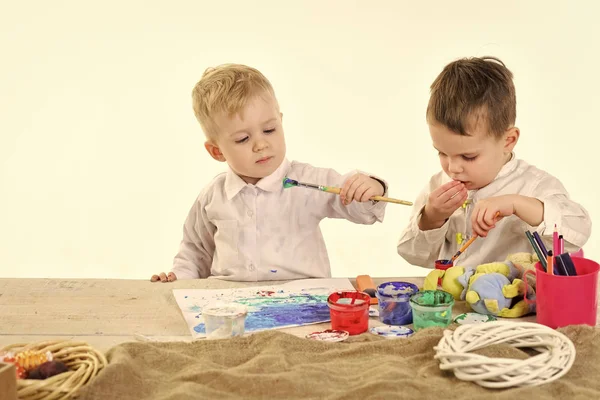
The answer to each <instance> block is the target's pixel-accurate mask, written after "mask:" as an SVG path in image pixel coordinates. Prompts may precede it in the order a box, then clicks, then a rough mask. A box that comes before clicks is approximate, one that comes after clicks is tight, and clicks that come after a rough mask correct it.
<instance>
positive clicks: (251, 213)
mask: <svg viewBox="0 0 600 400" xmlns="http://www.w3.org/2000/svg"><path fill="white" fill-rule="evenodd" d="M253 215H254V213H253V212H252V211H251V210H248V216H249V217H250V218H252V216H253Z"/></svg>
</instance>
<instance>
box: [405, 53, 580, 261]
mask: <svg viewBox="0 0 600 400" xmlns="http://www.w3.org/2000/svg"><path fill="white" fill-rule="evenodd" d="M515 119H516V95H515V88H514V84H513V81H512V73H511V72H510V71H509V70H508V69H507V68H506V66H505V65H504V63H502V61H500V60H498V59H497V58H493V57H483V58H469V59H461V60H458V61H455V62H452V63H450V64H448V65H447V66H446V67H445V68H444V70H443V71H442V72H441V73H440V75H439V76H438V77H437V79H436V80H435V81H434V82H433V84H432V85H431V97H430V99H429V105H428V107H427V123H428V125H429V132H430V135H431V139H432V142H433V147H434V148H435V149H436V151H437V152H438V153H439V158H440V164H441V166H442V170H443V171H441V172H439V173H438V174H436V175H434V176H433V177H432V178H431V180H430V181H429V184H428V185H427V186H426V187H425V189H424V190H423V191H422V192H421V194H420V195H419V196H418V198H417V200H416V201H415V205H414V208H413V213H412V215H411V218H410V222H409V224H408V226H407V227H406V229H405V230H404V232H403V233H402V236H401V238H400V240H399V242H398V253H399V254H400V255H401V256H402V257H403V258H404V259H405V260H406V261H408V262H409V263H411V264H413V265H418V266H422V267H428V268H433V267H434V262H435V261H436V260H438V259H450V258H451V257H452V256H453V255H454V254H455V253H456V252H457V251H458V250H459V248H460V247H461V246H462V245H463V244H464V242H465V241H466V240H468V239H469V238H470V237H471V236H472V235H478V236H481V237H480V238H479V239H477V240H475V241H474V242H473V244H471V246H469V247H468V248H467V250H466V251H465V252H464V253H463V254H462V255H461V256H460V258H459V259H457V262H456V263H458V264H459V265H461V266H465V267H476V266H478V265H480V264H484V263H488V262H494V261H502V260H504V259H506V256H507V255H508V254H510V253H517V252H530V253H532V252H533V249H532V248H531V245H530V243H529V241H528V240H527V237H526V235H525V231H526V230H535V231H537V232H538V233H539V234H540V235H541V236H542V238H543V240H544V242H545V243H546V244H547V246H546V247H547V248H548V249H551V248H552V246H551V245H550V244H551V238H552V234H553V232H554V228H555V226H556V227H557V229H558V231H559V232H560V234H562V235H563V238H564V240H565V251H574V250H576V249H579V248H581V247H582V246H583V245H584V244H585V243H586V241H587V240H588V238H589V237H590V234H591V221H590V218H589V215H588V213H587V211H586V210H585V209H584V208H583V207H582V206H581V205H579V204H577V203H576V202H574V201H572V200H571V199H570V198H569V194H568V193H567V191H566V189H565V188H564V187H563V185H562V184H561V183H560V181H559V180H558V179H556V178H555V177H553V176H552V175H550V174H548V173H547V172H545V171H542V170H540V169H538V168H536V167H534V166H532V165H529V164H527V163H526V162H525V161H523V160H519V159H517V158H516V157H515V155H514V153H513V149H514V147H515V145H516V144H517V141H518V139H519V135H520V131H519V128H517V127H515ZM498 213H499V214H498ZM496 215H499V217H498V218H496Z"/></svg>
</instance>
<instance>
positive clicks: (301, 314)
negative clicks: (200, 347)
mask: <svg viewBox="0 0 600 400" xmlns="http://www.w3.org/2000/svg"><path fill="white" fill-rule="evenodd" d="M327 297H328V296H327V295H311V294H299V295H291V296H287V297H259V298H245V299H238V300H236V303H241V304H245V305H247V306H248V308H249V312H248V316H247V317H246V331H247V332H253V331H259V330H265V329H274V328H283V327H286V326H290V325H306V324H316V323H321V322H329V321H331V317H330V314H329V307H328V306H327ZM193 329H194V331H195V332H197V333H201V334H205V333H206V328H205V326H204V324H203V323H202V324H198V325H196V326H195V327H194V328H193Z"/></svg>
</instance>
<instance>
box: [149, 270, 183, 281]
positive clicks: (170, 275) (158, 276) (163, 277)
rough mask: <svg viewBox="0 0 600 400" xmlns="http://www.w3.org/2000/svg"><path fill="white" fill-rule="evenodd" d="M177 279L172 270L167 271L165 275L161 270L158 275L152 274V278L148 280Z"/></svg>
mask: <svg viewBox="0 0 600 400" xmlns="http://www.w3.org/2000/svg"><path fill="white" fill-rule="evenodd" d="M176 280H177V275H175V273H174V272H169V273H168V274H166V275H165V273H164V272H161V273H160V274H158V275H152V278H150V282H158V281H161V282H175V281H176Z"/></svg>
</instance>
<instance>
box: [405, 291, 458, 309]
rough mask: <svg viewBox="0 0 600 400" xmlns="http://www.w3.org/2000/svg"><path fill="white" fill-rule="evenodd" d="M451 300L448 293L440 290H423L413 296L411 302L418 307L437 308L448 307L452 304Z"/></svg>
mask: <svg viewBox="0 0 600 400" xmlns="http://www.w3.org/2000/svg"><path fill="white" fill-rule="evenodd" d="M452 300H453V298H452V295H451V294H450V293H447V292H443V291H441V290H424V291H422V292H419V293H417V294H415V295H414V296H413V297H412V301H414V302H415V303H417V304H418V305H420V306H432V307H439V306H445V305H450V304H452V303H453V301H452Z"/></svg>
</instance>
